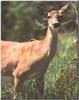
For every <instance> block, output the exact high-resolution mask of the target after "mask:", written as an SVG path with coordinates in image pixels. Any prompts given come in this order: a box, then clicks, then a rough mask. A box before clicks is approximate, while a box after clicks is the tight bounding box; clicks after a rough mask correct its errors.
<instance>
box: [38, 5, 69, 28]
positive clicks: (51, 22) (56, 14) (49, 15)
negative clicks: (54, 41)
mask: <svg viewBox="0 0 79 100" xmlns="http://www.w3.org/2000/svg"><path fill="white" fill-rule="evenodd" d="M38 8H39V9H40V10H41V11H42V13H43V14H44V15H45V17H46V21H47V22H48V26H49V27H52V28H57V27H58V26H59V25H60V23H61V18H62V15H63V12H64V11H65V10H66V9H67V8H68V4H66V5H65V6H63V7H62V8H61V9H59V10H51V11H48V10H47V8H46V7H41V6H39V7H38Z"/></svg>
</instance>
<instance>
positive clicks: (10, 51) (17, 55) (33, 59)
mask: <svg viewBox="0 0 79 100" xmlns="http://www.w3.org/2000/svg"><path fill="white" fill-rule="evenodd" d="M67 8H68V4H66V5H64V6H63V7H61V8H60V9H59V10H51V11H47V12H46V17H47V22H48V25H47V31H46V35H45V37H44V39H42V40H36V39H33V40H32V41H28V42H27V41H26V42H13V41H3V40H2V41H1V73H2V75H5V76H9V77H13V82H14V83H13V84H14V95H13V99H14V100H16V98H17V97H18V95H19V94H21V95H24V93H25V91H24V88H23V83H24V81H25V80H31V79H33V78H34V79H35V81H36V85H37V88H38V91H39V94H40V96H43V95H44V75H45V72H46V71H47V68H48V65H49V63H50V61H51V59H52V58H53V57H54V56H55V55H56V50H57V42H58V32H57V31H56V30H57V29H58V27H59V26H60V24H61V23H60V22H61V21H60V19H61V17H62V16H63V12H64V11H65V10H66V9H67Z"/></svg>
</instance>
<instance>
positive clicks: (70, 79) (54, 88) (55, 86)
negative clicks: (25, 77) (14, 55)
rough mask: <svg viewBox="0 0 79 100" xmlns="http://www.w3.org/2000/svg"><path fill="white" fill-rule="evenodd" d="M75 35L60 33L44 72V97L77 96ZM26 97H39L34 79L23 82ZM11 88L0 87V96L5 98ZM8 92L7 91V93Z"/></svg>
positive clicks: (70, 97) (68, 97)
mask: <svg viewBox="0 0 79 100" xmlns="http://www.w3.org/2000/svg"><path fill="white" fill-rule="evenodd" d="M74 39H75V37H74V36H73V35H71V34H68V35H60V36H59V41H58V50H57V54H56V56H55V57H54V58H53V59H52V60H51V62H50V64H49V67H48V70H47V72H46V74H45V90H44V91H45V93H44V98H49V99H73V98H77V66H76V57H77V54H76V48H74V47H73V41H74ZM24 85H25V88H26V91H27V98H30V99H33V98H39V97H38V96H37V94H38V90H37V88H36V83H35V80H29V81H25V83H24ZM10 91H12V90H11V88H10V87H8V86H7V85H4V86H3V87H2V97H5V98H7V97H8V94H9V93H10ZM8 92H9V93H8Z"/></svg>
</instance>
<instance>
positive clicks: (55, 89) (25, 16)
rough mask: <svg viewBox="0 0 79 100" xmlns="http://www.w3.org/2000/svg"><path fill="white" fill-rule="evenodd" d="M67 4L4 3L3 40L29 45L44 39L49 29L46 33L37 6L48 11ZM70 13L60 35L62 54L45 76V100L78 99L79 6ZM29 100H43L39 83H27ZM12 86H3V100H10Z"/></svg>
mask: <svg viewBox="0 0 79 100" xmlns="http://www.w3.org/2000/svg"><path fill="white" fill-rule="evenodd" d="M66 3H67V2H66V1H64V2H63V1H53V2H52V1H50V2H49V1H47V2H45V1H29V2H28V1H27V2H25V1H11V2H10V1H7V2H6V1H3V2H2V3H1V21H2V22H1V29H2V30H1V32H2V34H1V38H2V40H11V41H27V40H29V39H31V38H37V39H42V38H44V36H45V32H46V29H43V25H44V23H43V22H44V19H45V18H44V17H45V16H44V15H43V14H42V12H41V11H40V10H39V9H37V6H38V5H40V6H43V7H46V8H47V9H48V10H51V9H59V8H61V7H62V6H63V5H64V4H66ZM68 3H69V9H68V10H67V12H65V14H64V16H63V18H62V23H63V22H66V21H68V20H72V22H71V23H68V24H66V25H63V26H62V27H61V29H60V31H59V33H62V34H59V40H58V50H57V54H56V56H55V57H54V59H52V60H51V63H50V65H49V67H48V70H47V72H46V74H45V95H44V98H53V99H57V98H60V99H73V98H77V67H76V57H77V54H76V50H77V49H76V47H77V45H76V40H77V39H76V32H77V24H76V14H77V7H76V2H68ZM25 87H26V91H27V98H40V97H39V96H37V95H36V94H37V92H38V91H37V89H36V85H35V80H31V81H28V82H25ZM11 91H13V88H11V86H10V84H9V83H8V84H6V85H3V86H2V98H7V99H8V98H10V97H11V96H12V95H11Z"/></svg>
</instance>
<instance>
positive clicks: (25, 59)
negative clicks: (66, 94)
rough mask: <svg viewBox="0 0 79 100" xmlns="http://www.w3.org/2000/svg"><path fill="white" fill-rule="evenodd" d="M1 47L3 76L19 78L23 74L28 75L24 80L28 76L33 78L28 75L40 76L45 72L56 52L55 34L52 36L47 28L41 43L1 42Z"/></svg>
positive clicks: (36, 41) (27, 77) (35, 41)
mask: <svg viewBox="0 0 79 100" xmlns="http://www.w3.org/2000/svg"><path fill="white" fill-rule="evenodd" d="M54 35H55V36H54ZM1 45H2V46H1V53H2V57H1V59H2V70H3V72H4V74H6V75H10V74H11V75H12V73H13V75H14V76H17V77H21V76H22V75H23V74H24V73H26V74H27V73H28V74H29V75H26V77H25V78H26V79H29V76H31V77H33V75H30V74H32V73H34V74H35V72H36V76H37V74H38V76H40V74H44V72H45V71H46V69H47V67H48V64H49V62H50V60H51V59H52V57H53V56H54V55H55V52H56V47H57V34H53V33H52V32H51V30H50V29H49V28H48V30H47V34H46V37H45V38H44V40H42V41H38V40H34V41H32V42H23V43H19V42H11V41H8V42H7V41H2V43H1ZM53 47H54V48H53ZM6 48H8V49H6ZM8 66H9V67H8ZM30 71H31V73H30ZM23 77H24V76H23Z"/></svg>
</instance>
